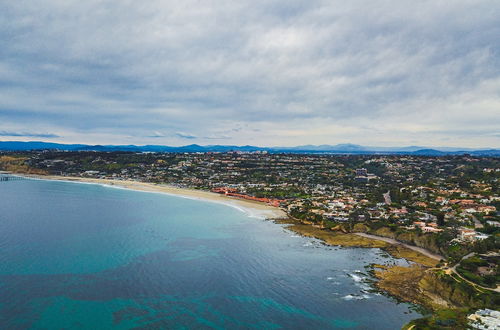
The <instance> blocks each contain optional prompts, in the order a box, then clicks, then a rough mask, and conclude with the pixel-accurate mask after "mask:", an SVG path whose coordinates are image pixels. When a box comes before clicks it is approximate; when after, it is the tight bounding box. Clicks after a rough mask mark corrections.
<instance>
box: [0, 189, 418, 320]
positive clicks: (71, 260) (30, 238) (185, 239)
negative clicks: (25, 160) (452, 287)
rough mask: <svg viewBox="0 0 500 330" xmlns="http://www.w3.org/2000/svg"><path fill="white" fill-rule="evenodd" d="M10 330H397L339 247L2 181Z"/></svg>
mask: <svg viewBox="0 0 500 330" xmlns="http://www.w3.org/2000/svg"><path fill="white" fill-rule="evenodd" d="M0 251H1V253H0V328H2V329H27V328H33V329H110V328H116V329H130V328H144V329H164V328H168V329H189V328H196V329H225V328H227V329H248V328H258V329H273V328H276V329H279V328H286V329H399V328H400V327H401V326H402V325H403V324H405V323H407V322H408V321H409V320H411V319H414V318H417V317H419V316H420V314H418V313H417V312H414V311H412V310H411V306H410V305H408V304H401V303H399V304H398V303H397V302H396V301H395V300H393V299H391V298H388V297H385V296H383V295H379V294H376V293H373V292H370V286H369V284H368V283H366V280H367V279H369V276H368V275H367V274H366V272H365V268H364V267H365V266H366V265H368V264H370V263H373V262H377V263H403V264H404V263H406V261H404V260H396V259H393V258H390V257H388V256H387V255H385V253H383V252H382V251H380V250H378V249H358V248H337V247H329V246H325V245H323V244H322V243H321V242H320V241H318V240H315V239H310V238H304V237H299V236H297V235H295V234H294V233H292V232H290V231H288V230H286V229H284V228H283V227H282V226H281V225H277V224H274V223H272V222H270V221H265V220H262V219H256V218H250V217H248V216H247V215H245V214H244V213H242V212H240V211H238V210H236V209H234V208H231V207H228V206H225V205H220V204H215V203H209V202H202V201H195V200H189V199H185V198H180V197H174V196H167V195H162V194H155V193H144V192H135V191H129V190H124V189H115V188H110V187H104V186H99V185H90V184H78V183H67V182H52V181H35V180H26V181H7V182H0Z"/></svg>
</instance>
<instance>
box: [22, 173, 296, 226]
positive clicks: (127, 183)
mask: <svg viewBox="0 0 500 330" xmlns="http://www.w3.org/2000/svg"><path fill="white" fill-rule="evenodd" d="M13 174H14V173H13ZM14 175H19V176H25V177H28V178H31V179H36V180H48V181H66V182H73V183H87V184H97V185H101V186H106V187H111V188H120V189H129V190H135V191H143V192H150V193H161V194H165V195H170V196H177V197H181V198H188V199H194V200H199V201H205V202H211V203H218V204H223V205H226V206H230V207H233V208H236V209H238V210H240V211H241V212H244V213H246V214H247V215H248V216H249V217H254V218H261V219H282V218H286V217H287V214H286V213H285V212H284V211H283V210H281V209H280V208H278V207H275V206H271V205H268V204H264V203H260V202H256V201H249V200H243V199H238V198H234V197H229V196H225V195H222V194H217V193H213V192H210V191H205V190H196V189H189V188H179V187H175V186H170V185H166V184H155V183H148V182H140V181H134V180H113V179H94V178H83V177H72V176H58V175H43V176H40V175H37V176H31V175H26V174H17V173H15V174H14Z"/></svg>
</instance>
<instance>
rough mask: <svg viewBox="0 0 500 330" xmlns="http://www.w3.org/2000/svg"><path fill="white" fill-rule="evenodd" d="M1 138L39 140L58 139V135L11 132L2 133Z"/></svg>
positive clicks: (0, 132)
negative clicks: (34, 138) (33, 138)
mask: <svg viewBox="0 0 500 330" xmlns="http://www.w3.org/2000/svg"><path fill="white" fill-rule="evenodd" d="M0 136H12V137H39V138H58V137H60V136H59V135H57V134H51V133H28V132H9V131H0Z"/></svg>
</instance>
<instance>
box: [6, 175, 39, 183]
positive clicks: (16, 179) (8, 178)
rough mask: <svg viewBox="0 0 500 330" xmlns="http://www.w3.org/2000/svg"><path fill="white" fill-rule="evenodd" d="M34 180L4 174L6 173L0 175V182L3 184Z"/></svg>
mask: <svg viewBox="0 0 500 330" xmlns="http://www.w3.org/2000/svg"><path fill="white" fill-rule="evenodd" d="M32 179H34V178H30V177H25V176H18V175H12V174H6V173H0V182H5V181H19V180H32Z"/></svg>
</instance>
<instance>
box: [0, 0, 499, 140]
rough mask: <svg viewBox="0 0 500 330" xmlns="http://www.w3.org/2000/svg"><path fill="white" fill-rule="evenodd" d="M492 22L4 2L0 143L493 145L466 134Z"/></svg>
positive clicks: (482, 95)
mask: <svg viewBox="0 0 500 330" xmlns="http://www.w3.org/2000/svg"><path fill="white" fill-rule="evenodd" d="M499 16H500V4H499V3H498V2H496V1H479V2H477V1H474V2H472V1H467V0H457V1H453V2H439V3H436V2H434V1H418V2H415V1H359V0H353V1H347V2H346V1H314V0H313V1H290V0H287V1H285V0H271V1H260V0H257V1H236V2H234V1H233V2H224V1H223V2H203V3H200V2H198V1H194V0H186V1H182V2H173V1H163V0H161V1H160V0H152V1H148V2H146V3H139V2H133V1H119V2H117V1H111V0H105V1H93V0H91V1H84V2H82V1H76V0H75V1H72V0H68V1H64V2H61V1H56V0H42V1H36V2H31V1H10V2H3V3H1V4H0V40H2V41H3V42H2V47H1V49H0V130H8V131H10V130H15V131H56V132H63V131H64V132H65V134H61V135H63V136H64V138H60V139H57V137H53V138H54V140H57V141H61V142H64V141H67V139H69V136H71V139H73V140H72V142H90V141H88V139H103V141H100V140H99V141H96V142H99V143H108V142H109V143H119V142H121V141H123V140H124V139H129V140H127V142H132V143H148V141H150V140H151V141H160V140H161V143H166V144H182V143H183V141H185V140H186V139H191V140H196V142H197V143H204V142H209V141H210V140H213V139H221V140H228V141H230V142H231V143H234V144H247V143H254V144H260V145H294V144H305V143H316V144H323V143H338V142H355V143H365V144H368V143H369V144H373V143H374V142H375V143H379V144H384V143H388V144H390V145H395V144H396V145H398V144H406V143H410V142H411V141H417V142H418V143H419V144H422V145H442V143H441V142H442V141H447V142H446V143H458V144H463V145H477V146H484V145H489V146H495V145H499V144H500V142H499V139H498V136H496V135H492V134H474V132H478V131H481V130H485V131H491V125H492V124H491V123H498V122H499V121H500V118H499V116H500V115H499V112H498V110H497V109H498V108H499V106H500V100H499V98H500V97H499V95H498V90H499V89H500V56H499V53H500V44H499V43H498V41H497V39H498V35H500V24H499V23H498V17H499ZM471 123H473V125H472V124H471ZM429 131H431V132H433V133H432V134H429V133H426V132H429ZM151 132H154V133H153V134H152V133H151ZM179 132H180V133H179ZM182 132H190V133H182ZM457 132H463V134H459V133H457ZM467 132H469V133H467ZM464 136H466V138H464ZM104 140H105V141H104ZM411 143H416V142H411Z"/></svg>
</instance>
